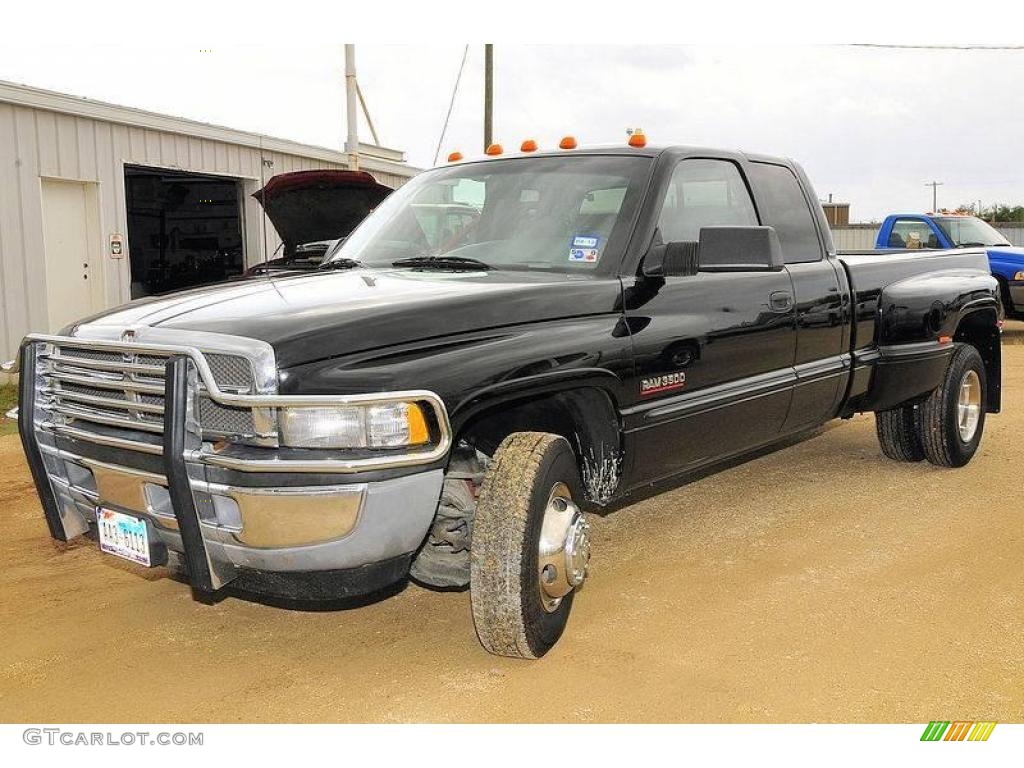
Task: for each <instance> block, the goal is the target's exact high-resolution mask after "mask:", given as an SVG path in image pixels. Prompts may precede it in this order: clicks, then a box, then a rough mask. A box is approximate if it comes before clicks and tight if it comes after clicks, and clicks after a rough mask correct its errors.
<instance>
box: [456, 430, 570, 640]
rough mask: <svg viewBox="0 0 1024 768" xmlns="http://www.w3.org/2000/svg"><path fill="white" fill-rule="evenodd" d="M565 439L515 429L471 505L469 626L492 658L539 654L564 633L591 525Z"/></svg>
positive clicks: (503, 445)
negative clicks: (578, 501) (473, 510)
mask: <svg viewBox="0 0 1024 768" xmlns="http://www.w3.org/2000/svg"><path fill="white" fill-rule="evenodd" d="M581 498H582V490H581V487H580V474H579V470H578V468H577V466H576V457H575V456H574V454H573V452H572V448H570V446H569V443H568V442H567V441H566V440H565V438H563V437H560V436H558V435H552V434H547V433H542V432H516V433H514V434H512V435H510V436H509V437H507V438H505V440H504V441H503V442H502V444H501V445H500V446H499V447H498V450H497V452H496V453H495V454H494V459H493V461H492V462H491V465H490V468H489V469H488V471H487V475H486V477H485V478H484V483H483V487H482V489H481V491H480V498H479V501H478V503H477V508H476V516H475V520H474V526H473V542H472V547H471V557H470V599H471V602H472V605H473V623H474V624H475V625H476V632H477V636H478V637H479V638H480V642H481V644H482V645H483V646H484V648H486V649H487V650H488V651H489V652H491V653H493V654H496V655H498V656H511V657H515V658H523V659H538V658H540V657H541V656H543V655H544V654H545V653H547V652H548V651H549V650H550V649H551V648H552V647H553V646H554V644H555V643H556V642H558V639H559V638H560V637H561V636H562V632H563V631H564V629H565V625H566V622H567V621H568V620H569V612H570V610H571V609H572V602H573V598H574V597H575V594H576V588H577V587H578V586H579V584H580V583H581V582H582V581H583V579H584V578H585V577H586V569H587V562H588V560H589V555H590V543H589V525H588V524H587V522H586V519H585V517H584V515H583V513H582V512H581V511H580V510H579V507H578V506H577V505H576V502H575V501H574V500H575V499H581Z"/></svg>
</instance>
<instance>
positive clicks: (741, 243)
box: [643, 227, 785, 277]
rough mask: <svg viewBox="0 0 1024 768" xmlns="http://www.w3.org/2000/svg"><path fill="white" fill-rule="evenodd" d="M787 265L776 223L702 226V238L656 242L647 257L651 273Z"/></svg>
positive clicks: (775, 269) (679, 274)
mask: <svg viewBox="0 0 1024 768" xmlns="http://www.w3.org/2000/svg"><path fill="white" fill-rule="evenodd" d="M784 266H785V260H784V258H783V256H782V247H781V246H780V245H779V237H778V235H777V234H775V229H774V228H773V227H702V228H701V230H700V241H699V242H694V241H693V240H677V241H674V242H671V243H665V244H664V245H656V246H654V247H653V248H651V250H650V252H649V253H648V254H647V256H646V257H645V258H644V263H643V272H644V275H646V276H648V277H688V276H690V275H696V274H697V273H698V272H779V271H781V270H782V268H783V267H784Z"/></svg>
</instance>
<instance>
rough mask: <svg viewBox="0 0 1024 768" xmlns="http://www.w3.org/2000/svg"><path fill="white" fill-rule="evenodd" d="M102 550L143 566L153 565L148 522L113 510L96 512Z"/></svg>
mask: <svg viewBox="0 0 1024 768" xmlns="http://www.w3.org/2000/svg"><path fill="white" fill-rule="evenodd" d="M96 524H97V527H98V528H99V533H100V549H102V550H103V551H104V552H109V553H110V554H112V555H117V556H118V557H123V558H124V559H125V560H131V561H132V562H133V563H140V564H141V565H147V566H148V565H152V559H151V557H150V551H151V550H150V548H149V532H148V531H147V530H146V521H145V520H140V519H139V518H137V517H132V516H131V515H124V514H121V513H120V512H114V511H113V510H112V509H103V508H102V507H101V508H99V509H97V510H96Z"/></svg>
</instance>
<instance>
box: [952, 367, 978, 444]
mask: <svg viewBox="0 0 1024 768" xmlns="http://www.w3.org/2000/svg"><path fill="white" fill-rule="evenodd" d="M956 416H957V429H959V430H960V439H961V440H963V441H964V442H965V443H969V442H970V441H971V440H972V439H973V438H974V433H975V432H977V431H978V421H979V420H980V419H981V379H979V378H978V374H977V372H976V371H968V372H967V373H965V374H964V377H963V378H962V379H961V380H960V394H959V397H958V399H957V403H956Z"/></svg>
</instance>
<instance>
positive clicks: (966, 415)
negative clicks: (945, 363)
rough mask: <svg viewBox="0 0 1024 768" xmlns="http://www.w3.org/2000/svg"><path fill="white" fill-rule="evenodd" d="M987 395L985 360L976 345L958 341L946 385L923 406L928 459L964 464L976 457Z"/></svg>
mask: <svg viewBox="0 0 1024 768" xmlns="http://www.w3.org/2000/svg"><path fill="white" fill-rule="evenodd" d="M987 397H988V390H987V379H986V376H985V362H984V361H983V360H982V359H981V355H980V354H979V353H978V350H976V349H975V348H974V347H972V346H970V345H969V344H958V345H957V347H956V350H955V351H954V352H953V357H952V358H951V359H950V361H949V367H948V368H947V369H946V375H945V377H944V378H943V380H942V384H941V385H939V387H938V388H937V389H936V390H935V391H934V392H932V393H931V394H930V395H929V396H928V398H927V399H925V400H924V402H922V403H921V406H920V420H919V427H918V429H919V433H920V437H921V445H922V446H923V447H924V453H925V456H926V457H927V459H928V461H930V462H931V463H932V464H936V465H938V466H940V467H962V466H964V465H965V464H967V462H969V461H970V460H971V459H972V458H973V457H974V454H975V452H976V451H977V450H978V445H979V444H980V443H981V436H982V433H983V432H984V431H985V404H986V402H987Z"/></svg>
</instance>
